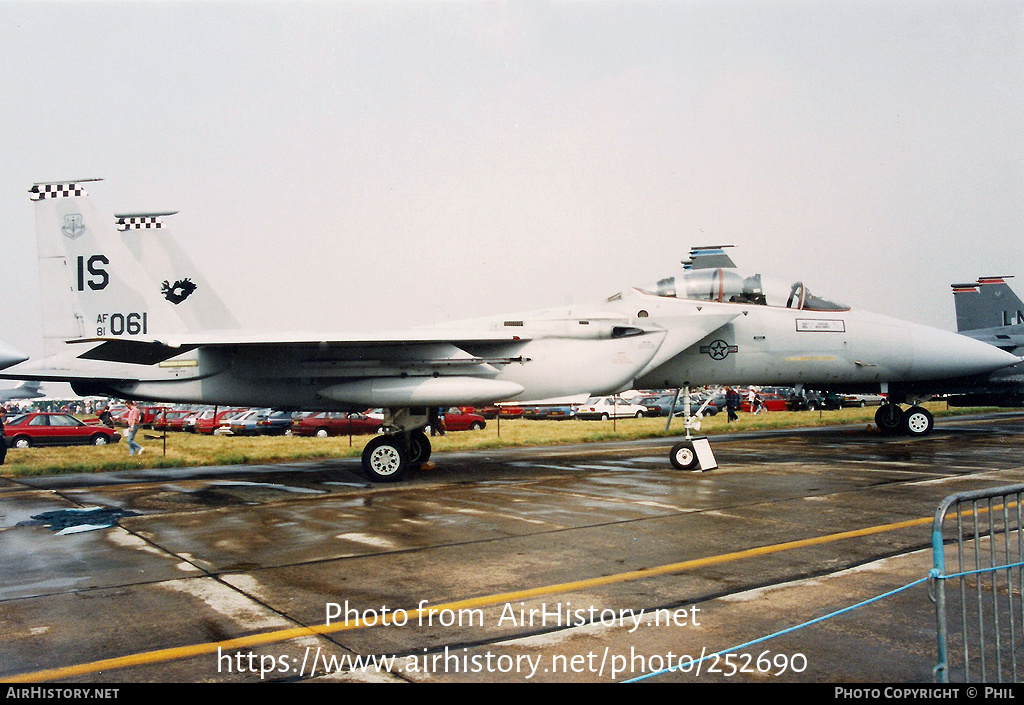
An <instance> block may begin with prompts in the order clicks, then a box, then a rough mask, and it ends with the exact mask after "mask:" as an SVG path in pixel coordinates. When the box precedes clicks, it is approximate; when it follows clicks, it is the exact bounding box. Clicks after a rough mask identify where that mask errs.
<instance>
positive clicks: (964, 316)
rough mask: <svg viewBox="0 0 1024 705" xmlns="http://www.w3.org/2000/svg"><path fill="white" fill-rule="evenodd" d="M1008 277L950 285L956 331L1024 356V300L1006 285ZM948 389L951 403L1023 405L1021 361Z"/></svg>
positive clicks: (1023, 371) (1023, 391) (959, 404)
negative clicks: (982, 377) (978, 379)
mask: <svg viewBox="0 0 1024 705" xmlns="http://www.w3.org/2000/svg"><path fill="white" fill-rule="evenodd" d="M1010 278H1011V277H981V278H979V279H978V280H977V281H976V282H971V283H967V284H952V285H951V286H952V288H953V303H954V305H955V307H956V327H957V331H958V332H959V333H960V334H962V335H966V336H969V337H971V338H974V339H975V340H980V341H983V342H985V343H988V344H989V345H994V346H995V347H997V348H1000V349H1001V350H1005V351H1006V352H1009V353H1012V354H1014V355H1018V356H1019V355H1024V302H1022V301H1021V300H1020V298H1019V297H1018V296H1017V294H1015V293H1014V291H1013V289H1011V288H1010V285H1009V284H1007V282H1006V280H1007V279H1010ZM951 391H952V392H953V393H952V394H951V395H950V396H949V398H948V400H949V404H950V405H951V406H1024V363H1022V364H1018V365H1014V366H1013V367H1007V368H1005V369H1001V370H997V371H995V372H993V373H992V374H991V375H989V376H988V377H986V378H985V379H984V380H981V381H979V382H978V383H977V384H974V385H972V386H969V387H963V388H960V389H954V390H951Z"/></svg>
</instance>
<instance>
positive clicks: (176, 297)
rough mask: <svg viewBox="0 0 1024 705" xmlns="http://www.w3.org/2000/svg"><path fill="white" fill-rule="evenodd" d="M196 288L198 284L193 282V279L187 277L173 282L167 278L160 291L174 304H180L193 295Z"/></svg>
mask: <svg viewBox="0 0 1024 705" xmlns="http://www.w3.org/2000/svg"><path fill="white" fill-rule="evenodd" d="M195 290H196V285H195V284H193V283H192V280H191V279H187V278H186V279H179V280H178V281H176V282H174V283H173V284H171V283H170V282H168V281H166V280H165V281H164V284H163V286H161V287H160V293H162V294H163V295H164V298H165V299H167V300H168V301H170V302H171V303H172V304H180V303H181V302H182V301H184V300H185V299H187V298H188V297H189V296H191V295H192V292H193V291H195Z"/></svg>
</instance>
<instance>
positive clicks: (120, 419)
mask: <svg viewBox="0 0 1024 705" xmlns="http://www.w3.org/2000/svg"><path fill="white" fill-rule="evenodd" d="M168 410H169V409H168V407H166V406H139V413H140V416H139V426H141V427H142V428H153V423H154V422H155V421H156V420H157V419H158V418H159V417H160V415H161V414H163V413H164V412H165V411H168ZM111 416H112V417H113V421H114V425H115V426H127V425H128V407H125V408H124V409H123V410H121V411H120V412H118V413H113V412H111Z"/></svg>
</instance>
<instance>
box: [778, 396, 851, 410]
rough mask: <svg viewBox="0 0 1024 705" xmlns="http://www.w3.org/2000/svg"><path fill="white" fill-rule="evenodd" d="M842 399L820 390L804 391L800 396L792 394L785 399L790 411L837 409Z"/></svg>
mask: <svg viewBox="0 0 1024 705" xmlns="http://www.w3.org/2000/svg"><path fill="white" fill-rule="evenodd" d="M841 404H842V400H841V399H840V398H839V396H838V395H836V394H822V393H820V392H804V393H803V395H802V396H800V395H796V394H794V395H793V396H791V397H789V398H788V399H787V400H786V408H787V409H789V410H790V411H817V410H818V409H829V410H835V409H838V408H839V407H840V406H841Z"/></svg>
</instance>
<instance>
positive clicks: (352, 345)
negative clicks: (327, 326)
mask: <svg viewBox="0 0 1024 705" xmlns="http://www.w3.org/2000/svg"><path fill="white" fill-rule="evenodd" d="M526 340H528V338H524V337H522V336H518V335H509V334H507V333H493V334H492V333H481V332H479V331H476V332H457V331H452V332H439V331H426V330H424V331H376V332H374V333H373V334H358V333H357V334H352V333H345V334H311V333H302V332H297V333H294V334H287V335H281V334H275V335H272V336H268V335H261V334H247V333H236V332H231V333H226V334H217V333H212V334H202V335H198V336H193V335H189V336H183V337H180V338H177V339H169V338H168V339H157V338H139V337H134V338H130V339H129V338H117V337H99V338H80V339H77V340H70V341H68V343H69V344H81V343H98V344H97V345H95V346H93V347H91V348H90V349H89V350H87V351H86V352H84V353H82V354H81V355H79V356H78V357H79V358H81V359H84V360H101V361H105V362H124V363H130V364H137V365H156V364H159V363H161V362H163V361H165V360H168V359H170V358H172V357H177V356H178V355H181V354H183V353H186V352H189V351H191V350H195V349H197V348H206V349H215V350H216V349H220V350H227V349H233V350H240V349H249V350H254V351H255V350H259V349H263V350H264V351H265V352H271V351H273V350H285V349H292V350H295V349H313V350H320V351H323V352H327V351H332V350H333V351H338V352H340V351H343V350H345V349H353V350H354V349H357V348H366V347H371V346H372V347H399V346H401V347H409V346H412V347H414V348H424V346H426V347H427V348H432V354H433V357H431V358H430V361H431V362H433V363H434V364H441V363H443V362H446V361H447V362H448V363H450V364H455V363H462V364H467V363H468V362H469V361H470V358H469V357H467V354H466V353H465V352H464V351H462V350H461V348H462V346H480V345H485V346H486V345H500V344H515V343H521V342H525V341H526ZM446 345H447V346H449V349H447V350H443V349H441V348H440V347H439V346H441V347H443V346H446ZM424 361H426V360H424Z"/></svg>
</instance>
